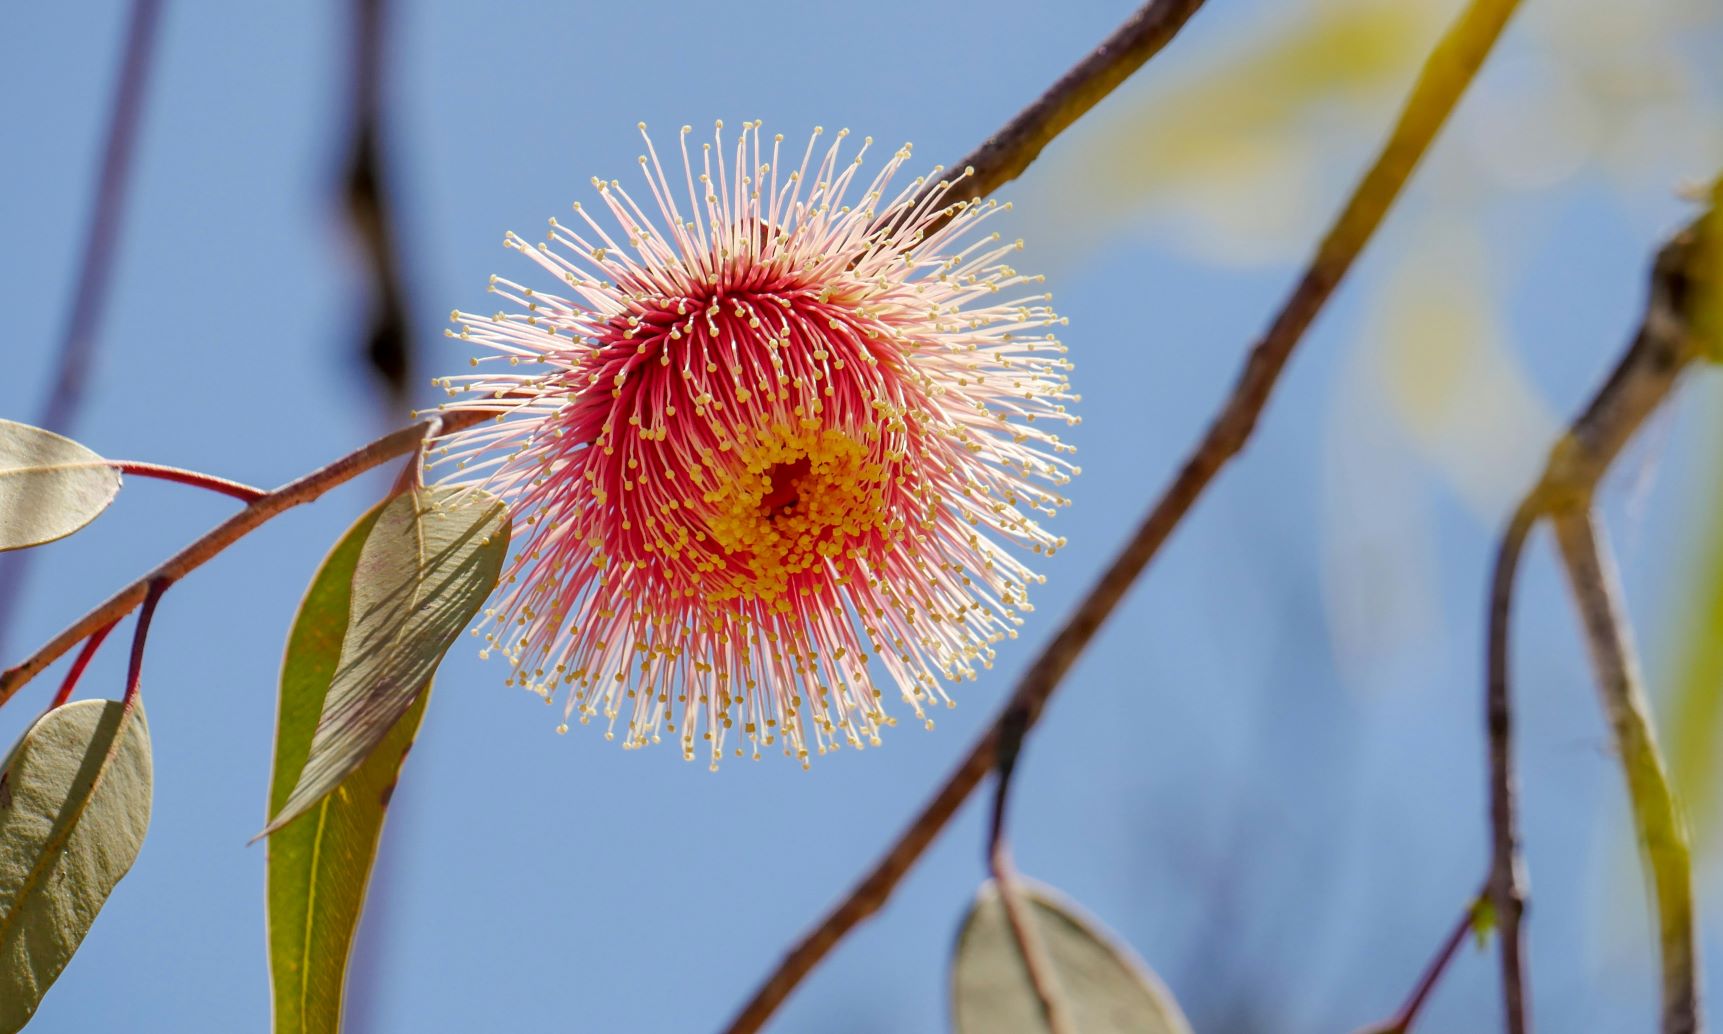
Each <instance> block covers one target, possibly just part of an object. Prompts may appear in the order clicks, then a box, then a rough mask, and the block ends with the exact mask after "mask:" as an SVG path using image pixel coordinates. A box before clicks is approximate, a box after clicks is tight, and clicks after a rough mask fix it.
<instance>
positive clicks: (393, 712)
mask: <svg viewBox="0 0 1723 1034" xmlns="http://www.w3.org/2000/svg"><path fill="white" fill-rule="evenodd" d="M508 544H509V525H508V517H507V511H506V510H505V509H504V507H503V505H502V503H501V502H500V501H499V500H498V499H497V498H496V497H495V496H492V495H490V494H488V493H485V492H480V491H476V490H473V489H460V488H447V487H432V488H420V489H415V490H413V491H411V492H405V493H402V494H400V495H397V496H395V497H394V498H392V499H390V500H388V501H387V502H386V503H384V504H383V507H382V509H381V510H380V511H379V512H378V513H377V516H376V519H375V522H374V523H373V525H372V527H371V530H370V532H369V533H368V534H367V535H366V536H365V544H364V545H363V546H362V547H361V548H360V550H359V555H358V557H357V558H356V560H355V561H354V565H353V579H352V597H351V600H350V603H349V612H350V613H349V616H348V620H347V624H346V629H345V631H344V633H343V636H342V642H341V653H340V661H339V662H338V664H337V665H336V669H335V673H334V675H333V676H332V677H331V680H330V684H329V689H328V692H327V693H326V694H325V695H324V698H323V709H322V712H321V713H320V714H319V716H318V719H317V728H316V731H315V732H314V733H313V734H312V736H311V746H310V749H309V751H308V753H307V756H306V758H305V761H304V765H303V767H302V768H301V769H300V772H299V777H298V780H297V782H296V783H295V785H294V787H293V790H292V792H290V793H289V794H288V795H287V797H286V799H285V800H284V801H282V802H281V804H280V807H279V808H278V810H277V811H276V815H275V818H274V819H273V820H271V822H270V823H269V825H268V826H266V827H265V828H264V830H263V832H262V833H260V834H258V835H259V836H267V835H269V834H271V833H273V832H275V831H276V830H278V829H280V828H281V827H282V826H284V825H286V824H287V823H288V822H291V821H292V820H293V819H295V818H297V817H298V816H300V815H301V814H303V813H304V812H305V811H306V810H307V809H309V808H310V807H311V806H312V805H313V804H315V803H317V801H319V800H321V799H322V797H323V796H324V795H325V794H327V793H329V792H330V791H331V790H333V789H335V786H336V784H338V783H340V782H341V780H343V779H345V778H346V777H347V775H348V773H350V772H352V771H353V770H354V769H356V768H358V767H359V765H360V764H361V763H362V762H363V761H364V760H365V758H366V757H368V756H369V755H370V754H371V752H372V751H373V750H374V749H376V747H377V745H378V744H379V743H381V742H382V740H383V739H384V737H386V736H387V735H388V734H389V731H390V730H391V729H392V728H394V726H395V724H396V723H397V722H399V721H400V719H401V716H402V715H404V714H406V713H407V710H408V708H410V707H411V706H412V705H413V701H414V700H416V699H418V697H419V696H420V690H421V689H422V688H423V687H424V686H425V684H426V683H428V682H430V680H431V674H432V672H434V671H436V669H437V665H438V663H440V662H441V661H442V659H443V654H444V653H446V652H448V649H449V647H450V645H452V644H453V643H454V641H455V638H456V637H457V636H459V635H460V633H461V629H463V628H465V627H466V626H467V623H468V622H469V621H471V620H472V618H473V615H475V614H477V613H478V610H479V608H480V607H481V606H483V605H484V602H485V597H486V596H488V595H490V591H491V589H493V588H494V587H495V586H496V583H497V577H498V575H499V574H500V573H501V572H502V564H503V557H504V555H505V554H506V553H507V552H508Z"/></svg>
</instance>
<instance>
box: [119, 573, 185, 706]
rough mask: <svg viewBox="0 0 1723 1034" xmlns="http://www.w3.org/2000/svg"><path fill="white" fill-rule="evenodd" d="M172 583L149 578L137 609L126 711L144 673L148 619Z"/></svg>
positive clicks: (125, 699)
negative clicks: (140, 605)
mask: <svg viewBox="0 0 1723 1034" xmlns="http://www.w3.org/2000/svg"><path fill="white" fill-rule="evenodd" d="M172 584H173V582H172V581H171V580H170V579H167V578H153V579H151V580H150V587H149V592H148V593H147V594H146V595H145V596H144V605H143V609H142V610H139V611H138V624H137V627H136V628H135V629H134V630H133V631H132V662H131V665H130V666H129V667H128V668H127V669H126V695H125V698H124V700H123V703H124V704H125V706H126V709H127V710H128V711H129V710H131V708H132V707H133V706H135V705H136V704H137V701H138V689H139V686H140V684H141V682H142V680H143V673H144V640H145V639H147V638H148V637H149V634H150V619H151V618H153V617H155V615H156V604H157V603H159V602H160V601H161V598H162V593H164V592H166V591H167V588H168V586H170V585H172Z"/></svg>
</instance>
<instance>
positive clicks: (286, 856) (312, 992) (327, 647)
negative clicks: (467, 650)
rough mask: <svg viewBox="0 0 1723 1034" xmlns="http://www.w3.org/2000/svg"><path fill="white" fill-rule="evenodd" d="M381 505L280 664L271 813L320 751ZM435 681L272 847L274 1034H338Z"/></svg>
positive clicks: (328, 566)
mask: <svg viewBox="0 0 1723 1034" xmlns="http://www.w3.org/2000/svg"><path fill="white" fill-rule="evenodd" d="M383 508H384V506H383V504H379V505H378V506H377V507H376V508H375V509H373V510H372V511H371V512H370V513H368V514H366V515H365V516H364V517H362V518H360V520H359V522H358V523H356V524H354V525H353V527H352V528H351V529H349V530H348V532H347V534H346V535H344V536H343V537H342V539H341V541H340V542H339V543H338V544H336V546H335V548H334V550H332V551H331V552H330V554H329V556H328V557H326V558H325V559H324V561H323V566H322V567H321V568H319V569H318V571H317V575H316V576H315V577H314V578H313V579H312V580H311V587H310V588H309V589H307V590H306V592H305V600H304V602H302V603H301V604H300V605H299V615H298V617H297V618H295V619H294V622H293V631H292V632H291V633H290V634H289V635H288V639H287V656H286V658H285V659H284V660H283V661H282V664H281V704H280V712H279V716H278V720H277V723H276V730H275V772H274V775H273V777H272V779H271V781H270V792H269V810H270V812H271V813H274V812H277V811H279V810H281V807H282V805H284V804H285V803H286V802H287V798H288V795H289V794H290V793H291V791H292V790H293V787H294V786H295V785H296V784H297V783H298V781H299V776H300V772H301V771H302V770H303V769H304V767H305V761H306V758H307V757H309V755H310V752H311V741H312V736H313V732H314V730H315V729H316V727H317V719H318V716H319V715H320V714H322V712H323V705H324V700H325V698H326V697H327V696H328V693H329V689H330V685H331V683H333V682H334V679H335V673H336V670H337V668H338V666H339V664H340V659H341V644H342V641H343V640H344V638H345V636H346V631H347V626H348V619H349V615H350V609H351V602H352V594H353V572H354V570H355V568H356V567H357V566H358V563H359V554H360V551H361V549H362V548H363V547H364V545H365V543H366V540H367V537H368V536H369V535H370V534H371V530H372V528H373V526H375V525H376V523H377V518H378V517H379V515H381V513H382V511H383ZM430 692H431V684H430V682H428V681H427V682H426V683H424V685H423V686H421V687H420V690H419V693H418V696H417V698H416V699H414V701H413V703H412V706H410V707H409V708H408V709H407V713H406V714H404V715H402V716H401V718H400V719H399V720H398V721H396V722H395V724H394V725H393V726H392V727H390V729H389V731H388V732H387V733H385V734H384V736H383V739H382V742H380V743H379V744H378V745H377V748H376V749H375V750H374V751H372V752H371V755H370V757H368V758H366V759H365V760H364V762H363V763H362V764H360V765H359V767H358V768H356V769H354V770H353V771H352V772H351V773H349V774H348V776H347V777H346V778H345V779H343V780H342V781H341V783H340V785H338V786H337V787H336V788H335V792H334V793H331V794H328V795H327V796H325V797H324V798H323V799H322V800H320V801H318V802H317V803H316V804H315V805H313V806H312V808H311V810H310V811H308V812H306V813H305V814H303V815H301V816H299V817H298V818H297V819H294V820H293V821H291V822H289V823H288V824H287V825H286V826H284V827H282V828H281V829H279V830H277V831H276V832H275V834H274V835H273V836H271V837H270V838H269V883H268V893H267V902H268V909H269V972H270V978H271V985H272V988H273V992H274V1000H275V1027H274V1029H275V1031H276V1034H311V1032H314V1031H316V1032H321V1031H328V1032H334V1031H337V1030H339V1029H340V1024H341V1003H342V994H343V991H344V989H345V986H346V976H347V960H348V958H349V956H350V955H351V953H352V949H353V937H354V934H355V933H356V931H357V930H358V928H359V916H360V912H361V910H362V909H363V908H364V904H365V890H366V886H367V884H368V883H369V881H370V876H371V866H372V864H373V863H374V862H375V861H376V857H377V845H378V841H379V839H380V838H381V837H382V834H383V819H384V813H385V810H386V809H387V807H388V803H389V796H390V794H391V793H392V792H393V790H394V787H395V780H396V778H397V777H398V776H399V774H400V770H401V764H402V762H404V761H405V760H406V757H407V750H408V748H410V747H411V746H412V745H413V738H414V736H415V735H417V733H418V731H419V722H420V719H422V718H423V717H424V714H425V702H426V701H427V700H428V699H429V697H430Z"/></svg>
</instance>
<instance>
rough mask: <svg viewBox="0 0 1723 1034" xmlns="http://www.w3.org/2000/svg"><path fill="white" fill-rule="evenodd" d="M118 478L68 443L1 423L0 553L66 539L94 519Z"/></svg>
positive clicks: (36, 429)
mask: <svg viewBox="0 0 1723 1034" xmlns="http://www.w3.org/2000/svg"><path fill="white" fill-rule="evenodd" d="M119 490H120V472H119V471H118V470H115V469H114V468H113V467H112V466H110V465H109V463H108V461H107V460H104V459H102V458H101V457H100V456H98V455H96V454H95V453H93V452H91V451H90V450H89V449H86V448H84V447H83V446H82V445H79V444H78V443H77V442H74V441H73V440H72V439H70V438H65V437H62V436H60V435H57V434H55V433H54V432H52V431H44V430H42V429H41V428H40V427H31V426H30V425H29V424H19V423H14V422H13V421H11V420H0V551H3V550H8V549H23V548H25V547H26V546H40V545H41V544H42V543H44V542H52V541H54V540H55V539H61V538H65V537H66V536H67V535H70V534H71V533H72V532H74V531H77V530H78V529H79V528H82V527H83V526H84V525H86V524H88V523H90V522H91V521H93V520H95V519H96V515H97V514H99V513H101V512H102V511H103V510H106V509H107V508H108V504H109V503H111V502H113V501H114V496H115V495H116V494H117V493H118V492H119Z"/></svg>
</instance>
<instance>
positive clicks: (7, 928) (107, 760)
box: [0, 704, 132, 944]
mask: <svg viewBox="0 0 1723 1034" xmlns="http://www.w3.org/2000/svg"><path fill="white" fill-rule="evenodd" d="M122 707H123V710H122V711H121V712H120V727H119V728H118V729H117V730H116V731H115V732H114V742H113V743H110V744H109V745H108V752H107V754H106V755H105V756H104V757H103V758H102V763H101V765H100V766H99V767H98V768H97V769H96V776H95V778H94V779H92V780H90V791H89V792H88V793H86V794H84V796H83V799H82V800H80V801H79V802H78V805H77V807H76V809H75V810H74V811H73V812H72V815H71V817H70V818H69V819H68V820H66V821H64V822H62V823H60V824H59V825H57V826H56V827H55V828H54V830H53V832H51V833H50V834H49V836H48V839H47V840H45V841H43V843H42V850H41V852H40V853H38V854H37V856H36V864H35V865H33V866H31V867H30V872H29V874H28V875H27V876H25V878H24V883H23V885H22V886H20V887H19V888H18V896H17V897H16V898H14V899H13V905H14V907H13V908H12V910H11V911H9V912H7V913H6V914H5V915H3V916H0V944H4V943H6V938H7V936H8V935H10V934H11V932H12V927H13V926H14V925H15V924H16V923H17V922H18V917H19V916H21V915H23V914H24V906H25V905H26V904H27V903H28V902H29V900H30V896H31V892H32V891H34V890H35V888H36V887H37V885H38V884H40V883H41V882H42V874H43V873H44V872H46V870H47V868H49V867H51V864H50V863H51V861H52V860H54V859H58V858H59V857H60V852H59V848H61V847H63V846H64V845H65V843H66V841H68V840H70V839H71V838H72V831H73V830H75V829H77V828H78V823H79V822H80V821H82V820H83V817H84V812H85V811H87V810H89V807H90V802H91V801H93V800H95V799H96V792H97V791H98V790H100V789H101V788H102V783H103V782H105V781H106V780H107V777H108V770H109V769H111V768H112V767H113V764H114V759H115V758H116V757H118V756H119V754H120V747H121V746H122V745H124V743H125V739H126V730H127V728H128V727H129V726H130V725H131V718H132V707H131V705H130V704H125V705H122ZM96 728H98V729H100V728H101V722H100V720H99V719H98V721H97V724H96ZM25 735H28V733H26V734H25ZM8 770H9V769H8Z"/></svg>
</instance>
